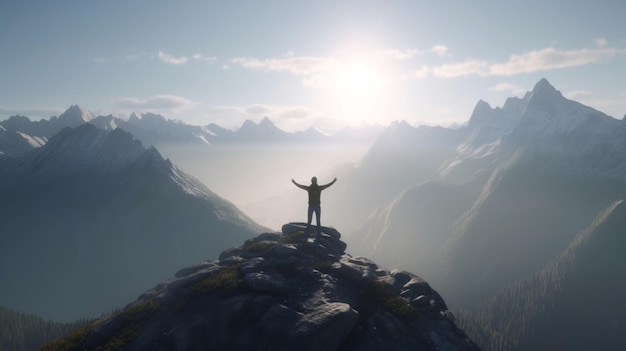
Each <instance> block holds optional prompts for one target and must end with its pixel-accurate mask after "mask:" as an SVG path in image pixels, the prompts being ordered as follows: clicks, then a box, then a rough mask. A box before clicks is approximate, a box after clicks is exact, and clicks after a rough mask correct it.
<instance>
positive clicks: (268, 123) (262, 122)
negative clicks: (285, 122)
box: [259, 117, 275, 126]
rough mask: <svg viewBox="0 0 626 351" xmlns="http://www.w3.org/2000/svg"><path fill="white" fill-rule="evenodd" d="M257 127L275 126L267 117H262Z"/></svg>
mask: <svg viewBox="0 0 626 351" xmlns="http://www.w3.org/2000/svg"><path fill="white" fill-rule="evenodd" d="M259 125H265V126H275V124H274V122H272V120H271V119H269V117H263V119H262V120H261V122H260V123H259Z"/></svg>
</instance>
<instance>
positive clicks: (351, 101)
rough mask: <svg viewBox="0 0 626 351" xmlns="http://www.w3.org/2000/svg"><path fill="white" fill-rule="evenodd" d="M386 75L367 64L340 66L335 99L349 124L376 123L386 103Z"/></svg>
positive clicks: (350, 63) (357, 62)
mask: <svg viewBox="0 0 626 351" xmlns="http://www.w3.org/2000/svg"><path fill="white" fill-rule="evenodd" d="M383 85H384V80H383V72H382V70H381V69H380V67H377V66H376V65H375V64H373V63H369V62H365V61H347V62H343V63H341V64H338V65H337V67H336V69H335V72H334V95H335V98H336V100H337V103H338V104H339V107H340V109H341V113H342V114H343V118H344V119H346V121H347V122H366V123H370V122H373V121H374V120H376V118H377V117H376V114H378V113H380V108H381V104H382V103H383V100H384V99H383V95H384V94H383Z"/></svg>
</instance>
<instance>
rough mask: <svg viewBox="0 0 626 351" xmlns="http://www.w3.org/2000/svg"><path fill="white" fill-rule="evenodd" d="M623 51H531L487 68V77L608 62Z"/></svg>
mask: <svg viewBox="0 0 626 351" xmlns="http://www.w3.org/2000/svg"><path fill="white" fill-rule="evenodd" d="M624 52H625V51H624V50H619V49H614V48H599V49H582V50H557V49H555V48H547V49H543V50H539V51H531V52H529V53H526V54H522V55H512V56H511V57H510V58H509V61H508V62H505V63H499V64H494V65H491V66H490V67H489V75H493V76H512V75H517V74H522V73H532V72H538V71H546V70H551V69H559V68H568V67H576V66H583V65H587V64H590V63H597V62H601V61H604V60H608V59H610V58H612V57H615V56H616V55H619V54H624Z"/></svg>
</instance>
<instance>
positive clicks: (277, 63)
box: [231, 56, 333, 75]
mask: <svg viewBox="0 0 626 351" xmlns="http://www.w3.org/2000/svg"><path fill="white" fill-rule="evenodd" d="M231 62H232V63H236V64H239V65H241V66H242V67H244V68H249V69H257V70H263V71H274V72H289V73H293V74H297V75H311V74H314V73H318V72H322V71H326V70H328V69H329V68H330V67H331V65H332V62H333V59H330V58H325V57H314V56H294V57H284V58H278V59H265V60H261V59H258V58H252V57H238V58H234V59H232V60H231Z"/></svg>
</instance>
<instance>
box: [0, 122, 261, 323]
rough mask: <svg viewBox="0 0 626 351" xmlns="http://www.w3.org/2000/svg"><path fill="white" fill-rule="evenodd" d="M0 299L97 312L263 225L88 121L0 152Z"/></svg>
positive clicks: (74, 314) (48, 309) (69, 316)
mask: <svg viewBox="0 0 626 351" xmlns="http://www.w3.org/2000/svg"><path fill="white" fill-rule="evenodd" d="M0 213H1V214H2V220H1V221H0V240H1V241H2V245H1V246H0V260H1V262H2V264H0V285H1V286H2V287H3V288H2V289H0V290H1V291H0V303H1V304H2V305H5V306H8V307H11V308H14V309H17V310H21V311H28V312H32V313H36V314H39V315H42V316H44V317H46V318H51V319H54V320H74V319H76V318H79V317H85V316H96V315H98V314H100V313H102V312H104V311H107V310H111V309H113V308H116V307H120V306H121V304H123V303H124V302H125V301H127V300H128V299H129V298H132V297H133V296H136V295H137V294H138V293H139V292H141V291H142V290H143V289H145V287H146V286H149V285H151V284H154V283H156V282H158V281H160V280H162V279H163V278H165V277H167V276H169V275H170V274H172V272H173V270H175V269H176V268H177V267H180V265H181V264H183V265H184V264H191V263H193V262H196V261H198V260H202V259H206V258H207V257H215V256H216V255H217V254H218V253H219V252H220V251H221V250H222V249H223V248H224V247H229V246H231V245H233V244H235V243H238V242H240V241H241V240H242V239H246V238H248V237H251V236H252V235H253V234H256V233H258V232H259V230H263V228H262V227H261V226H259V225H257V224H256V223H254V222H253V221H252V220H250V219H249V218H248V217H247V216H246V215H245V214H243V213H242V212H241V211H239V210H238V209H237V208H236V207H235V206H234V205H233V204H231V203H230V202H228V201H226V200H224V199H222V198H221V197H219V196H218V195H216V194H215V193H213V192H212V191H210V190H209V189H208V188H207V187H205V186H204V185H203V184H201V183H200V182H198V181H197V180H195V179H194V178H192V177H191V176H189V175H187V174H185V173H184V172H183V171H181V170H180V169H178V168H177V167H176V166H174V165H173V164H172V163H171V162H170V161H169V160H164V159H163V158H162V157H161V155H160V154H159V152H158V151H157V150H156V149H154V148H150V149H145V148H144V147H143V145H142V144H141V142H140V141H138V140H137V139H134V138H133V137H132V136H131V135H130V134H129V133H127V132H125V131H123V130H120V129H116V130H113V131H110V132H106V131H103V130H99V129H97V128H96V127H95V126H93V125H91V124H89V123H86V124H82V125H80V126H78V127H76V128H66V129H64V130H62V131H61V132H59V133H58V134H57V135H55V136H53V137H52V138H50V140H49V142H48V143H46V144H45V145H44V146H42V147H40V148H37V149H33V150H31V151H29V152H27V153H25V154H23V155H21V156H19V157H8V158H3V159H0Z"/></svg>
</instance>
